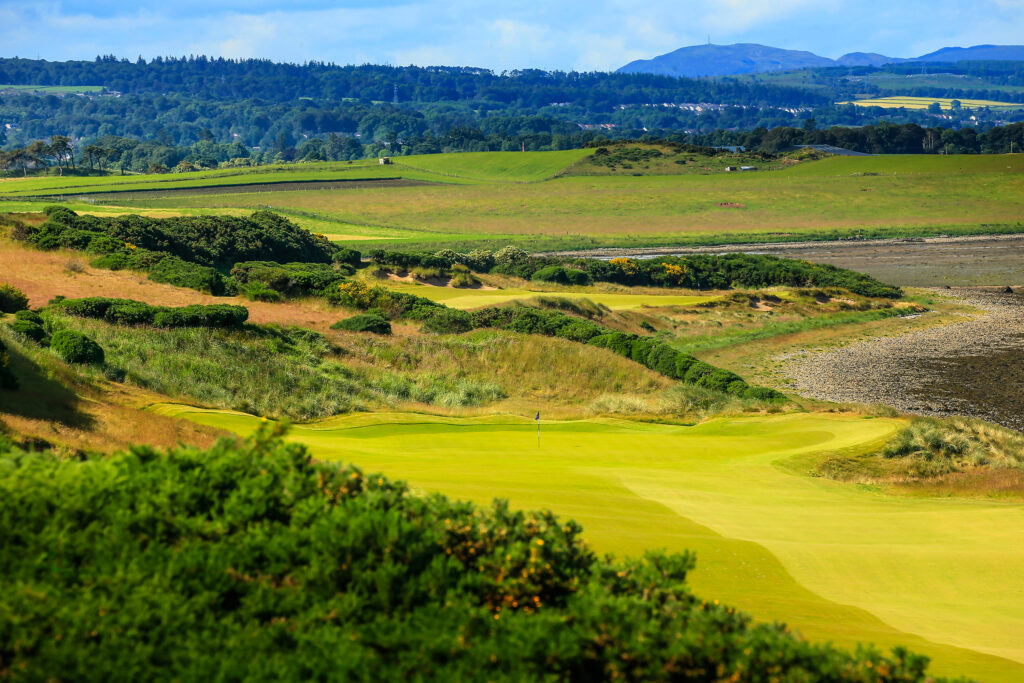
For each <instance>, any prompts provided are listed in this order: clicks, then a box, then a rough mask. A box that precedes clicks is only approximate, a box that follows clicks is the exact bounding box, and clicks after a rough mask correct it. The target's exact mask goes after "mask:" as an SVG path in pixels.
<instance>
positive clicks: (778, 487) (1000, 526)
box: [156, 405, 1024, 681]
mask: <svg viewBox="0 0 1024 683" xmlns="http://www.w3.org/2000/svg"><path fill="white" fill-rule="evenodd" d="M156 410H157V411H158V412H161V413H162V414H168V415H176V416H179V417H185V418H188V419H190V420H193V421H196V422H198V423H200V424H206V425H213V426H217V427H219V428H223V429H228V430H231V431H235V432H237V433H240V434H248V433H251V432H252V430H253V429H255V427H256V426H257V425H258V423H259V420H258V419H257V418H253V417H251V416H247V415H241V414H237V413H225V412H216V411H199V410H195V409H191V408H188V407H184V406H174V405H166V406H161V407H158V408H156ZM532 417H533V416H532V414H531V415H529V416H528V417H527V416H523V417H520V418H515V417H510V416H491V417H483V418H474V419H465V418H463V419H457V418H441V417H431V416H425V415H412V414H398V413H396V414H374V415H353V416H349V417H341V418H334V419H330V420H326V421H322V422H318V423H315V424H311V425H306V426H300V427H296V428H295V429H294V430H293V432H292V434H291V438H293V439H295V440H297V441H300V442H302V443H305V444H308V445H309V446H310V447H311V448H312V449H313V452H314V454H315V455H316V456H317V457H320V458H325V459H332V460H345V461H352V462H354V463H356V464H358V465H360V466H362V467H365V468H369V469H371V470H380V471H382V472H383V473H385V474H387V475H389V476H393V477H397V478H402V479H406V480H408V481H409V482H410V483H411V484H412V485H413V486H415V487H418V488H422V489H424V490H438V491H442V492H444V493H446V494H449V495H452V496H455V497H459V498H466V499H470V500H473V501H476V502H486V501H489V500H490V499H491V498H494V497H506V498H509V499H510V500H511V502H512V504H513V505H514V506H516V507H525V508H535V507H549V508H551V509H553V510H554V511H555V512H557V513H559V514H561V515H564V516H568V517H572V518H575V519H577V520H578V521H580V522H581V523H582V524H583V526H584V529H585V537H586V538H587V539H588V540H589V542H591V543H592V544H593V546H594V547H595V549H597V550H599V551H612V552H617V553H629V554H635V553H638V552H640V551H642V550H643V549H646V548H652V547H666V548H668V549H670V550H683V549H693V550H696V551H697V556H698V569H697V571H696V572H695V573H694V574H693V585H694V586H695V588H696V589H697V590H698V592H701V593H704V594H706V595H712V594H714V595H715V596H717V597H719V598H721V599H724V600H727V601H730V602H732V603H734V604H736V605H738V606H739V607H741V608H743V609H746V610H748V611H751V612H752V613H753V614H754V615H755V616H756V617H758V618H761V619H767V620H772V619H778V620H784V621H786V622H787V623H789V624H791V625H792V626H794V627H796V628H797V629H799V630H800V631H801V632H802V633H803V634H804V635H805V636H807V637H810V638H815V639H830V640H833V641H834V642H836V643H839V644H842V645H852V644H855V643H858V642H865V641H872V642H874V643H876V644H878V645H881V646H891V645H895V644H898V643H902V644H905V645H907V646H909V647H911V648H913V649H914V650H916V651H919V652H922V653H924V654H927V655H929V656H931V657H932V658H933V659H934V667H935V669H934V670H935V672H936V673H939V674H966V675H970V676H976V677H979V678H982V679H983V680H992V681H997V680H1005V681H1009V680H1016V679H1019V678H1020V677H1021V676H1022V675H1024V648H1022V644H1021V641H1020V639H1019V637H1018V634H1019V633H1020V632H1021V629H1022V628H1024V618H1022V616H1021V615H1022V614H1024V604H1022V603H1024V590H1021V584H1020V582H1021V579H1020V575H1019V572H1017V571H1016V568H1017V567H1019V565H1020V563H1021V562H1022V561H1024V524H1022V523H1021V522H1024V508H1022V507H1021V506H1013V505H1005V504H998V503H993V502H990V501H989V502H986V501H964V500H957V501H948V500H936V499H921V498H912V497H897V496H889V495H885V494H883V493H880V492H878V491H876V490H873V489H871V488H865V487H858V486H856V485H851V484H844V483H839V482H835V481H831V480H827V479H823V478H817V479H814V478H807V477H803V476H797V475H795V474H793V473H792V472H789V471H787V470H786V469H785V468H780V467H779V466H778V465H779V463H782V462H785V461H787V460H788V459H789V458H792V457H794V456H801V455H808V454H815V453H824V452H864V451H868V450H874V449H877V448H878V447H880V445H881V444H883V443H885V442H886V441H888V440H889V439H890V438H891V437H892V436H893V435H895V434H897V433H898V432H899V431H900V430H901V429H902V428H903V426H904V424H905V422H904V421H902V420H895V419H878V418H876V419H866V418H863V417H859V416H844V415H822V414H790V415H778V416H767V417H748V418H730V419H713V420H709V421H707V422H704V423H701V424H699V425H697V426H694V427H681V426H676V425H663V424H649V423H648V424H643V423H637V422H630V421H623V420H612V419H590V420H581V421H566V422H552V421H542V422H541V426H540V430H541V438H540V444H539V446H538V443H537V434H536V425H535V423H534V421H533V420H532V419H530V418H532ZM542 417H543V416H542Z"/></svg>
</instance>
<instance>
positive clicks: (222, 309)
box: [153, 304, 249, 327]
mask: <svg viewBox="0 0 1024 683" xmlns="http://www.w3.org/2000/svg"><path fill="white" fill-rule="evenodd" d="M248 319H249V309H247V308H245V307H244V306H231V305H229V304H212V305H209V306H202V305H199V304H193V305H191V306H183V307H181V308H170V309H164V310H161V311H159V312H158V313H156V315H154V316H153V324H154V325H156V326H157V327H238V326H239V325H241V324H242V323H244V322H245V321H246V320H248Z"/></svg>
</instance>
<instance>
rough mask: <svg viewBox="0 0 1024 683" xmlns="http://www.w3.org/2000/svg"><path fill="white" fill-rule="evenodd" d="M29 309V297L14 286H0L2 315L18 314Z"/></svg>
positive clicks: (0, 310) (0, 309)
mask: <svg viewBox="0 0 1024 683" xmlns="http://www.w3.org/2000/svg"><path fill="white" fill-rule="evenodd" d="M25 308H28V297H27V296H25V293H24V292H22V291H21V290H20V289H18V288H17V287H15V286H14V285H8V284H3V285H0V313H17V312H18V311H20V310H22V309H25Z"/></svg>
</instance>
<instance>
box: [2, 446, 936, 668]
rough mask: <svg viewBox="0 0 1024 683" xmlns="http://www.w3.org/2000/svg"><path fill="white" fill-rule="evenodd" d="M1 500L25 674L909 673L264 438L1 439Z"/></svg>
mask: <svg viewBox="0 0 1024 683" xmlns="http://www.w3.org/2000/svg"><path fill="white" fill-rule="evenodd" d="M0 490H3V491H4V493H5V495H4V496H0V518H3V519H4V520H5V523H4V525H3V527H2V528H0V542H2V543H3V547H4V548H5V549H7V548H10V549H12V551H11V552H7V553H5V555H4V562H2V563H0V585H3V586H4V587H5V592H4V602H5V605H6V610H7V612H8V613H9V614H11V615H17V618H16V619H13V618H8V619H7V620H6V623H5V628H6V630H5V638H4V639H3V641H0V657H2V659H3V661H4V662H17V663H18V664H17V667H18V675H17V678H23V679H25V680H46V679H47V678H49V677H52V675H53V672H54V671H59V672H61V674H62V675H61V678H63V679H67V680H74V681H109V680H116V679H121V678H124V677H125V674H126V672H130V673H131V676H130V677H131V678H133V679H138V680H220V679H225V678H237V679H271V678H272V679H275V680H285V681H293V680H382V681H386V680H439V681H458V680H495V681H536V680H574V681H575V680H579V681H591V680H593V681H600V680H610V679H617V678H621V679H622V680H630V681H652V682H655V683H658V682H662V681H664V682H668V681H681V680H716V681H717V680H761V679H764V680H768V678H769V677H770V676H774V677H775V678H777V679H779V680H784V681H825V680H827V681H835V682H836V683H853V682H865V681H877V682H879V683H883V682H886V683H896V682H906V683H910V682H918V681H924V680H925V669H926V666H927V659H926V658H923V657H917V656H915V655H913V654H910V653H909V652H907V651H906V650H903V649H896V650H894V656H893V657H891V658H887V657H883V656H882V655H881V654H879V653H878V652H877V651H875V650H873V649H871V648H862V649H858V651H857V652H856V654H850V653H847V652H844V651H842V650H838V649H836V648H834V647H833V646H831V645H820V644H815V643H809V642H807V641H805V640H803V639H801V638H796V637H794V636H792V635H790V634H789V633H788V632H787V629H785V628H784V627H783V626H782V625H773V624H759V625H755V624H753V623H752V622H751V620H750V618H749V617H747V616H745V615H742V614H739V613H737V612H736V610H735V609H734V608H732V607H729V606H726V605H719V604H718V603H717V601H712V600H710V599H708V600H702V599H700V598H698V597H696V596H694V595H693V593H692V592H691V590H690V589H689V587H688V586H687V584H686V577H687V573H688V572H689V571H691V570H692V568H693V566H694V561H693V557H692V556H691V555H689V554H682V555H669V554H666V553H664V552H651V553H647V554H646V555H644V556H643V557H639V558H632V559H627V560H623V561H616V560H614V559H612V558H610V557H598V556H597V555H595V554H594V553H593V552H591V551H590V550H589V549H588V548H587V546H586V545H585V544H584V542H583V540H582V538H581V533H582V529H581V528H580V526H579V525H578V524H576V523H575V522H573V521H571V520H562V519H559V518H557V517H556V516H555V515H553V514H552V513H550V512H535V513H526V512H522V511H516V510H512V509H510V508H509V506H508V504H507V503H501V502H499V503H495V504H494V505H493V506H490V507H487V508H480V507H476V506H474V505H472V504H469V503H462V502H454V501H451V500H449V499H447V498H445V497H443V496H440V495H437V494H420V493H414V492H412V491H410V489H409V488H408V487H407V486H405V485H403V484H400V483H395V482H392V481H390V480H388V479H385V478H383V477H380V476H378V475H374V476H366V475H365V474H364V473H363V472H362V471H360V470H359V469H357V468H354V467H351V466H349V467H342V466H340V465H337V464H333V463H320V462H316V461H314V460H313V459H312V458H311V457H310V455H309V453H308V452H306V451H305V450H304V449H303V448H302V447H301V446H296V445H286V444H284V443H282V442H280V441H278V440H271V439H269V438H268V437H267V434H266V432H262V433H261V434H259V435H258V436H257V437H256V438H255V439H250V440H246V441H237V440H231V441H229V440H224V441H221V442H219V443H218V444H217V445H216V446H214V447H213V448H211V449H208V450H198V449H194V448H187V447H178V448H175V449H172V450H169V451H156V450H154V449H152V448H147V447H136V448H133V449H131V450H130V451H129V452H127V453H120V454H115V455H113V456H110V457H107V458H97V459H90V460H89V461H88V462H86V463H81V462H77V461H73V460H62V459H61V458H60V456H59V455H57V454H54V453H47V452H44V453H33V454H26V453H24V452H21V451H17V450H14V449H13V448H12V446H11V445H10V443H9V442H8V443H5V444H4V445H0ZM100 501H102V504H98V502H100ZM40 511H45V514H40ZM100 587H102V588H100ZM55 634H60V636H61V637H60V638H58V637H55ZM19 643H21V644H25V643H31V644H32V646H31V647H19V645H18V644H19ZM624 669H625V671H626V674H625V675H624V674H621V673H620V672H621V671H623V670H624ZM762 672H770V676H769V675H768V674H765V675H764V676H759V674H761V673H762ZM612 674H617V675H612Z"/></svg>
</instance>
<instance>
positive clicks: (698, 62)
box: [618, 43, 1024, 78]
mask: <svg viewBox="0 0 1024 683" xmlns="http://www.w3.org/2000/svg"><path fill="white" fill-rule="evenodd" d="M971 60H1008V61H1024V45H975V46H974V47H944V48H942V49H941V50H937V51H935V52H931V53H929V54H926V55H923V56H921V57H916V58H910V59H905V58H901V57H886V56H885V55H880V54H877V53H873V52H851V53H849V54H845V55H843V56H842V57H840V58H839V59H829V58H828V57H821V56H819V55H816V54H814V53H813V52H806V51H803V50H784V49H782V48H778V47H769V46H767V45H758V44H756V43H737V44H735V45H710V44H708V45H694V46H692V47H683V48H679V49H678V50H675V51H673V52H669V53H667V54H663V55H660V56H658V57H654V58H653V59H638V60H636V61H634V62H630V63H629V64H627V65H625V66H624V67H622V68H620V69H619V70H618V73H648V74H659V75H662V76H686V77H689V78H695V77H698V76H731V75H735V74H752V73H762V72H764V71H793V70H796V69H806V68H810V67H818V66H882V65H883V64H893V63H896V62H917V61H926V62H965V61H971Z"/></svg>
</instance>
